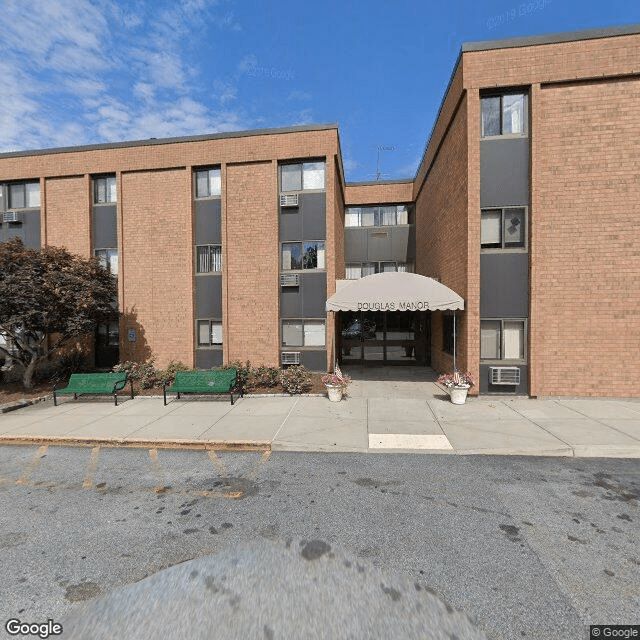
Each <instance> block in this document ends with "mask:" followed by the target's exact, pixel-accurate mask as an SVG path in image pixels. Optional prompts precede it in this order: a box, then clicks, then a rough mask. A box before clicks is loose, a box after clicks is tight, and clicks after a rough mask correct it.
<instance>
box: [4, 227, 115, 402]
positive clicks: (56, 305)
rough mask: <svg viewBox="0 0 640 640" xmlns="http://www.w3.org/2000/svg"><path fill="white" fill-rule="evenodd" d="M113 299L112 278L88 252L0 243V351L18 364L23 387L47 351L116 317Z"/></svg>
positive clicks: (81, 335)
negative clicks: (82, 254)
mask: <svg viewBox="0 0 640 640" xmlns="http://www.w3.org/2000/svg"><path fill="white" fill-rule="evenodd" d="M115 300H117V284H116V278H115V277H114V276H112V275H111V274H110V273H108V272H107V270H106V269H104V268H103V267H102V266H101V265H100V264H99V262H98V261H97V260H96V259H94V258H91V259H88V260H87V259H84V258H81V257H80V256H76V255H73V254H71V253H69V252H68V251H67V250H66V249H63V248H60V247H45V248H44V249H40V250H35V249H27V248H26V247H25V246H24V245H23V244H22V240H20V239H19V238H14V239H12V240H11V241H9V242H4V243H0V334H3V336H4V338H5V344H4V345H3V344H2V343H0V354H4V355H5V356H7V357H9V358H12V359H14V360H16V361H18V362H19V363H20V364H22V365H23V366H24V375H23V380H22V381H23V385H24V387H25V389H30V388H31V387H32V386H33V384H32V379H33V373H34V371H35V369H36V366H37V365H38V363H40V362H41V361H43V360H44V359H46V358H47V356H48V355H49V354H51V353H53V352H54V351H56V350H57V349H59V348H60V347H62V346H64V345H65V344H67V343H69V342H71V341H72V340H78V339H80V338H83V337H84V336H86V335H88V334H91V333H92V332H94V331H95V329H96V326H97V324H98V323H99V322H103V321H105V320H109V319H113V318H114V317H117V311H115V309H114V302H115ZM47 336H49V339H47Z"/></svg>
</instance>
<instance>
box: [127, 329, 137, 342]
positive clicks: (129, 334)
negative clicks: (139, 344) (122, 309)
mask: <svg viewBox="0 0 640 640" xmlns="http://www.w3.org/2000/svg"><path fill="white" fill-rule="evenodd" d="M127 338H128V339H129V342H135V341H136V330H135V329H129V331H128V332H127Z"/></svg>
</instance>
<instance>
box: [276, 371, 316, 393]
mask: <svg viewBox="0 0 640 640" xmlns="http://www.w3.org/2000/svg"><path fill="white" fill-rule="evenodd" d="M280 384H281V385H282V386H283V387H284V388H285V390H286V391H288V392H289V393H305V392H307V391H309V389H311V376H310V375H309V372H308V371H307V370H306V369H305V368H304V367H303V366H302V365H296V366H293V367H288V368H287V369H283V370H282V372H281V373H280Z"/></svg>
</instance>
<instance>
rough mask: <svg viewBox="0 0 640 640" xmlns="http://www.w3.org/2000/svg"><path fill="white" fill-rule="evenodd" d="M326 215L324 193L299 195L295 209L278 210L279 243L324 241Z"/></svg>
mask: <svg viewBox="0 0 640 640" xmlns="http://www.w3.org/2000/svg"><path fill="white" fill-rule="evenodd" d="M326 238H327V214H326V196H325V194H324V193H299V194H298V206H297V207H284V208H281V209H280V241H281V242H294V241H298V242H300V241H302V240H326Z"/></svg>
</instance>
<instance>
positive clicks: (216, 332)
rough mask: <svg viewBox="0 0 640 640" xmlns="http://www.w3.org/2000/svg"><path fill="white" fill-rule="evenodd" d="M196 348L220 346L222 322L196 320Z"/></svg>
mask: <svg viewBox="0 0 640 640" xmlns="http://www.w3.org/2000/svg"><path fill="white" fill-rule="evenodd" d="M198 346H199V347H217V346H222V322H221V321H220V320H198Z"/></svg>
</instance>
